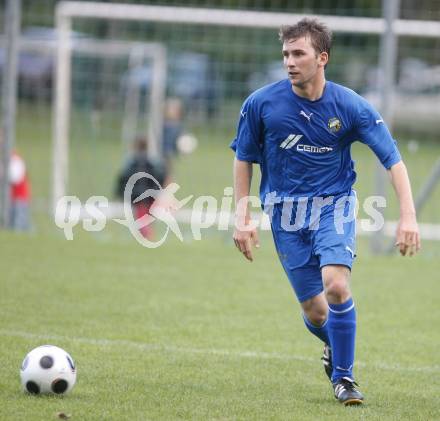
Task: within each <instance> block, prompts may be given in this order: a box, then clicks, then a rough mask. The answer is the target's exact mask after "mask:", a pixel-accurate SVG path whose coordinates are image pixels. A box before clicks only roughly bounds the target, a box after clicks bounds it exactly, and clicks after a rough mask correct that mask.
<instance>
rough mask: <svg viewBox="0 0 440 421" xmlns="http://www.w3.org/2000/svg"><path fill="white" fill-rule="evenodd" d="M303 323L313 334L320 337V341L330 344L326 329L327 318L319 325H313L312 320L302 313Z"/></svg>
mask: <svg viewBox="0 0 440 421" xmlns="http://www.w3.org/2000/svg"><path fill="white" fill-rule="evenodd" d="M303 319H304V323H305V325H306V328H307V329H309V331H310V332H312V333H313V334H314V335H315V336H317V337H318V338H319V339H321V341H322V342H325V343H326V344H327V345H330V340H329V338H328V330H327V322H328V319H327V320H326V321H325V322H324V323H323V324H322V325H321V326H315V325H314V324H312V322H311V321H310V320H309V319H308V318H307V316H306V315H305V314H304V313H303Z"/></svg>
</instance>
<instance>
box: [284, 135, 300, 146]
mask: <svg viewBox="0 0 440 421" xmlns="http://www.w3.org/2000/svg"><path fill="white" fill-rule="evenodd" d="M302 137H303V135H302V134H289V136H287V137H286V138H285V139H284V140H283V142H282V143H281V145H280V148H282V149H290V148H293V147H294V146H295V145H296V144H297V143H298V142H299V140H300V139H301V138H302Z"/></svg>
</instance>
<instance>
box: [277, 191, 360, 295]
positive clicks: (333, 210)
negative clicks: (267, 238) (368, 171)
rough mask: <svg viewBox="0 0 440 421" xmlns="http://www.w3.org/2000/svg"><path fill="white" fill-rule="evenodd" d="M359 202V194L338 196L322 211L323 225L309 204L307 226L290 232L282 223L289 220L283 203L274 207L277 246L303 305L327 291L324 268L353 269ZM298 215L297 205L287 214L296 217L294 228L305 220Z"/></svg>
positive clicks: (305, 221)
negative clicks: (339, 267) (323, 277)
mask: <svg viewBox="0 0 440 421" xmlns="http://www.w3.org/2000/svg"><path fill="white" fill-rule="evenodd" d="M309 202H311V200H310V201H309ZM355 202H356V194H355V192H350V194H348V195H347V194H346V195H340V196H335V198H334V201H333V203H332V204H329V205H326V206H324V207H323V208H322V209H321V212H320V217H319V224H316V218H315V217H313V216H312V215H313V213H312V212H311V208H312V206H311V203H308V204H307V211H305V212H304V215H305V217H304V224H301V223H299V224H297V225H298V226H295V229H294V230H292V229H289V230H286V223H285V222H284V223H282V218H284V221H286V219H285V215H283V207H282V204H279V205H275V206H274V208H273V215H272V217H271V228H272V235H273V238H274V242H275V247H276V249H277V252H278V256H279V258H280V261H281V264H282V265H283V268H284V271H285V272H286V274H287V277H288V278H289V281H290V283H291V285H292V287H293V289H294V291H295V294H296V296H297V298H298V300H299V301H300V302H303V301H306V300H308V299H310V298H312V297H314V296H316V295H318V294H320V293H321V292H322V291H323V290H324V288H323V283H322V276H321V268H322V267H323V266H326V265H344V266H347V267H348V268H349V269H351V267H352V264H353V260H354V258H355V247H356V242H355V237H356V218H355V211H356V206H355ZM297 213H299V211H298V204H297V203H296V204H294V206H293V208H292V212H287V214H288V215H289V218H290V214H291V215H292V217H291V219H290V225H294V223H295V221H296V219H295V218H297V220H298V221H300V220H301V218H299V217H297V216H296V215H297ZM284 214H286V212H284ZM341 218H344V219H341ZM300 227H301V228H300Z"/></svg>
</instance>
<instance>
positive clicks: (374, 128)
mask: <svg viewBox="0 0 440 421" xmlns="http://www.w3.org/2000/svg"><path fill="white" fill-rule="evenodd" d="M357 105H358V108H357V111H358V113H357V132H358V134H359V137H360V140H361V142H363V143H365V144H366V145H368V146H369V147H370V148H371V149H372V151H373V152H374V153H375V154H376V156H377V157H378V158H379V160H380V162H381V163H382V165H383V166H384V168H386V169H387V170H388V173H389V174H390V177H391V183H392V184H393V187H394V190H395V191H396V195H397V198H398V200H399V206H400V218H399V223H398V226H397V233H396V245H397V246H398V247H399V250H400V254H402V256H406V255H408V254H409V255H410V256H412V255H413V254H414V253H416V252H417V251H418V250H419V249H420V234H419V228H418V225H417V219H416V211H415V206H414V201H413V197H412V192H411V184H410V181H409V177H408V172H407V170H406V166H405V164H404V163H403V161H402V157H401V155H400V152H399V149H398V148H397V142H396V141H395V140H394V139H393V137H392V136H391V133H390V131H389V130H388V127H387V125H386V124H385V122H384V120H383V119H382V117H381V115H380V114H379V113H378V112H377V111H376V110H375V109H374V108H373V107H372V106H371V105H370V104H368V102H367V101H365V100H364V99H360V100H359V102H358V104H357Z"/></svg>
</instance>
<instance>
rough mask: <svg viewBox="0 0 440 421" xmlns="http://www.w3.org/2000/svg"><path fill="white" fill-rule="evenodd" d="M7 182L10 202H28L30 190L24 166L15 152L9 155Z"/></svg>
mask: <svg viewBox="0 0 440 421" xmlns="http://www.w3.org/2000/svg"><path fill="white" fill-rule="evenodd" d="M9 180H10V183H11V200H12V201H16V200H21V201H24V202H28V201H29V200H30V198H31V189H30V183H29V178H28V176H27V171H26V165H25V163H24V161H23V159H22V158H21V157H20V155H18V154H17V153H16V152H13V153H12V154H11V161H10V164H9Z"/></svg>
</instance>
